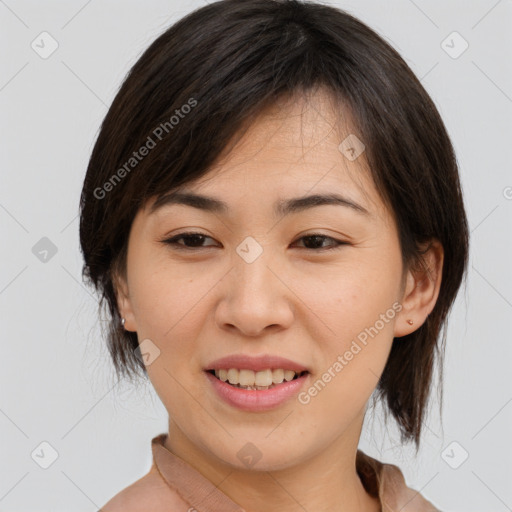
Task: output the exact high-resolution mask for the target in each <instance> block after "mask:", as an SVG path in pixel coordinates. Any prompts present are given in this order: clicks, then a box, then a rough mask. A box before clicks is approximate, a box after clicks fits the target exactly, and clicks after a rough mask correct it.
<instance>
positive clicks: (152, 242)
mask: <svg viewBox="0 0 512 512" xmlns="http://www.w3.org/2000/svg"><path fill="white" fill-rule="evenodd" d="M281 106H282V105H281ZM349 133H351V132H350V128H349V127H346V130H345V132H344V133H340V130H338V129H337V128H336V125H335V117H334V114H333V113H332V111H331V104H330V102H329V99H328V98H327V96H322V95H321V94H316V95H315V96H313V97H312V98H310V99H309V101H299V100H297V101H295V102H294V103H291V104H290V105H287V107H286V108H284V107H283V108H281V109H279V108H277V106H276V107H274V108H273V109H272V110H268V111H266V112H265V113H264V115H262V116H261V117H260V118H258V119H257V120H256V121H255V122H254V123H253V124H252V125H251V127H250V128H249V129H248V131H247V132H245V134H244V135H243V138H241V139H240V140H239V141H238V143H237V145H235V147H234V148H233V149H232V150H231V151H230V152H226V154H225V155H222V158H220V159H219V160H218V161H217V163H216V165H215V166H213V167H212V168H211V169H210V170H209V172H208V174H207V175H205V176H204V177H202V178H201V179H200V180H199V181H197V182H194V183H189V184H187V185H186V186H184V187H182V188H181V189H180V192H183V193H185V192H186V193H192V194H196V195H201V196H208V197H210V198H215V199H216V200H217V201H222V202H223V203H225V205H226V207H225V209H222V208H220V207H217V208H213V207H212V208H210V207H211V205H212V204H213V203H210V202H206V201H204V202H202V203H199V202H195V206H192V205H191V203H190V201H189V202H188V204H183V203H182V202H180V201H179V200H178V199H176V198H175V200H174V201H173V200H171V199H169V201H168V202H167V203H165V202H164V204H161V205H160V206H159V207H158V208H157V209H156V210H154V211H152V210H151V206H154V205H155V202H154V201H151V202H149V203H148V204H147V205H146V207H145V208H144V209H141V210H140V211H139V212H138V214H137V216H136V218H135V220H134V222H133V225H132V229H131V233H130V238H129V245H128V254H127V273H126V279H125V281H124V283H123V286H122V290H123V292H122V295H121V297H122V298H121V299H119V305H120V310H121V312H122V314H123V316H124V317H125V318H126V324H125V328H126V329H127V330H130V331H136V332H137V334H138V339H139V343H140V344H141V349H142V352H143V353H147V354H148V355H147V357H146V366H147V370H148V376H149V378H150V380H151V382H152V384H153V386H154V388H155V390H156V392H157V394H158V395H159V397H160V399H161V400H162V402H163V404H164V405H165V407H166V409H167V410H168V412H169V416H170V422H171V424H172V427H173V428H174V429H175V430H177V431H178V430H179V431H180V432H182V433H183V436H184V438H186V439H187V440H188V441H189V442H190V443H191V445H193V446H195V447H198V449H200V450H202V451H204V453H207V454H209V456H211V457H214V458H216V459H218V460H219V461H223V462H225V463H226V464H229V465H231V466H234V467H238V468H243V467H244V465H247V462H246V458H244V457H243V454H244V453H245V452H244V450H245V451H246V452H248V453H249V454H251V452H253V455H255V456H257V457H258V458H260V457H261V458H260V461H259V462H258V467H259V468H263V469H268V470H270V469H279V468H283V467H287V466H291V465H293V464H300V463H301V462H305V461H307V460H309V459H311V458H312V457H314V456H315V455H316V454H319V453H321V452H322V451H325V450H327V449H328V448H329V447H331V446H335V445H336V443H339V442H342V441H341V440H343V442H350V443H352V445H353V446H354V449H355V446H356V445H357V442H358V437H359V434H360V426H361V423H362V419H363V416H364V411H365V408H366V404H367V401H368V399H369V397H370V395H371V393H372V391H373V390H374V389H375V387H376V385H377V382H378V379H379V377H380V375H381V373H382V371H383V369H384V366H385V363H386V360H387V358H388V355H389V352H390V349H391V344H392V341H393V337H394V336H395V335H403V332H401V330H403V328H404V327H403V324H404V322H405V319H403V318H402V317H403V312H402V313H400V309H401V300H402V298H403V292H404V288H403V286H402V285H403V283H404V282H405V281H404V280H403V279H402V278H403V277H404V275H405V274H404V269H403V266H402V260H401V253H400V247H399V240H398V234H397V229H396V225H395V222H394V220H393V216H392V214H391V212H390V211H389V210H388V209H387V208H386V207H385V205H384V204H383V202H382V200H381V198H380V197H379V195H378V193H377V191H376V189H375V186H374V184H373V182H372V179H371V177H370V176H369V174H368V172H367V170H366V169H365V163H364V152H363V153H362V154H361V155H360V156H359V157H357V158H354V153H353V152H350V151H347V150H346V148H345V151H342V150H340V149H339V146H340V143H341V142H342V141H343V140H344V139H345V138H346V137H347V136H348V135H349ZM356 150H357V148H356ZM356 153H357V151H356ZM349 157H350V158H349ZM311 195H319V196H327V195H331V196H333V195H336V196H338V198H341V199H339V200H338V202H335V201H332V200H331V201H330V202H329V201H326V200H323V201H322V200H318V201H317V204H314V202H307V201H303V202H302V203H296V204H295V207H294V208H288V209H286V208H284V206H285V205H286V202H287V201H290V200H294V199H296V198H304V197H308V196H311ZM185 203H186V201H185ZM215 204H217V203H215ZM277 205H281V207H282V208H281V210H280V211H279V210H277V209H276V206H277ZM207 207H208V208H207ZM189 233H195V234H196V235H192V236H191V235H187V236H184V235H185V234H189ZM411 330H412V329H411ZM399 331H400V332H399ZM230 356H233V357H234V358H235V359H232V360H231V361H226V362H221V363H219V364H216V363H215V361H216V360H219V359H221V358H226V357H230ZM237 357H238V358H239V359H236V358H237ZM278 358H284V359H286V361H284V360H280V359H278ZM215 369H217V370H221V371H218V372H217V375H218V377H220V378H218V377H216V376H214V375H213V374H212V373H214V372H210V371H209V370H215ZM230 369H233V370H230ZM222 370H230V371H229V372H228V376H229V381H232V383H229V381H228V382H224V380H225V378H226V373H225V372H222ZM237 370H244V371H237ZM271 370H273V371H271ZM281 370H288V372H282V371H281ZM290 371H295V372H296V373H289V372H290ZM253 372H254V373H253ZM298 373H300V377H298V378H295V379H293V380H291V381H287V380H284V381H283V382H282V383H281V384H279V381H280V380H282V379H283V377H291V376H292V375H295V374H298ZM258 375H259V376H258ZM246 379H247V380H246ZM268 379H273V380H272V385H271V387H270V388H269V389H265V386H266V385H268V384H269V382H270V381H269V380H268ZM237 380H238V382H239V384H240V380H242V381H243V383H248V384H247V385H251V384H254V386H260V385H261V386H262V389H242V388H239V387H238V386H237V385H236V381H237ZM233 384H235V385H233ZM247 443H251V445H249V444H247ZM240 450H242V451H241V452H240Z"/></svg>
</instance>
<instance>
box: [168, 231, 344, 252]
mask: <svg viewBox="0 0 512 512" xmlns="http://www.w3.org/2000/svg"><path fill="white" fill-rule="evenodd" d="M207 238H209V239H210V240H213V238H212V237H210V236H207V235H204V234H203V233H199V232H189V233H181V234H179V235H176V236H174V237H172V238H168V239H166V240H162V243H164V244H166V245H171V246H173V248H175V249H177V250H182V249H183V250H194V249H201V248H203V249H206V248H208V247H213V246H212V245H207V246H205V245H202V244H203V242H204V241H205V239H207ZM180 240H183V242H184V243H179V241H180ZM298 240H304V241H305V242H306V243H305V246H306V247H305V248H306V249H307V250H310V251H316V252H319V250H321V251H330V250H332V249H336V248H338V247H339V246H341V245H348V243H347V242H344V241H342V240H337V239H335V238H332V237H330V236H327V235H322V234H320V233H312V234H310V235H306V236H303V237H301V238H299V239H298ZM328 240H330V241H331V242H332V243H331V245H330V246H327V247H326V246H323V242H325V241H328ZM308 246H312V247H308Z"/></svg>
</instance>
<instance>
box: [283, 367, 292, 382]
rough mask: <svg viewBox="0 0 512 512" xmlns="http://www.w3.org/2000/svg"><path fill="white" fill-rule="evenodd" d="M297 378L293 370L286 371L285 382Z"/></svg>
mask: <svg viewBox="0 0 512 512" xmlns="http://www.w3.org/2000/svg"><path fill="white" fill-rule="evenodd" d="M293 377H295V372H294V371H293V370H285V371H284V380H286V381H289V380H292V379H293Z"/></svg>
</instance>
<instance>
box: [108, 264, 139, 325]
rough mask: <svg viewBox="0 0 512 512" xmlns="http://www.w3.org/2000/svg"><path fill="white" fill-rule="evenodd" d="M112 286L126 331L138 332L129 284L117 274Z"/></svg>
mask: <svg viewBox="0 0 512 512" xmlns="http://www.w3.org/2000/svg"><path fill="white" fill-rule="evenodd" d="M112 284H113V286H114V292H115V294H116V299H117V308H118V310H119V314H120V316H121V318H124V319H125V324H124V330H125V331H132V332H137V326H136V323H135V315H134V314H133V309H132V303H131V299H130V293H129V289H128V283H127V282H126V278H125V277H124V276H120V275H119V274H115V275H114V276H113V278H112Z"/></svg>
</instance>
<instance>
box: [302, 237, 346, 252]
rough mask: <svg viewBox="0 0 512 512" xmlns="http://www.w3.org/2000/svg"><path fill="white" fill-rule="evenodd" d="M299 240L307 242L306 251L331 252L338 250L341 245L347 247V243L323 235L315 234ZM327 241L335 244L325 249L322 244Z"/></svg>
mask: <svg viewBox="0 0 512 512" xmlns="http://www.w3.org/2000/svg"><path fill="white" fill-rule="evenodd" d="M299 240H305V241H306V243H305V246H306V249H309V250H312V251H315V250H319V249H320V250H331V249H336V248H337V247H339V246H340V245H347V243H346V242H343V241H342V240H336V239H335V238H332V237H330V236H327V235H321V234H318V233H313V234H311V235H306V236H303V237H302V238H299ZM327 240H330V241H331V242H333V244H331V245H330V246H327V247H325V246H323V245H322V244H323V243H324V242H325V241H327Z"/></svg>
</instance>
